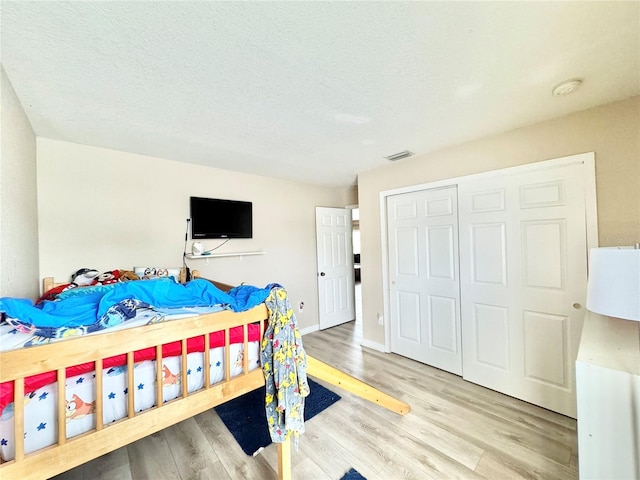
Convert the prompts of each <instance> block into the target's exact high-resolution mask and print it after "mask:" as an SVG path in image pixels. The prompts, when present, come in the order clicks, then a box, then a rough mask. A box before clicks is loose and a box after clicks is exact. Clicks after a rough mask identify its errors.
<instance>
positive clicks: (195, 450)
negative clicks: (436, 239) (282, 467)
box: [55, 322, 578, 480]
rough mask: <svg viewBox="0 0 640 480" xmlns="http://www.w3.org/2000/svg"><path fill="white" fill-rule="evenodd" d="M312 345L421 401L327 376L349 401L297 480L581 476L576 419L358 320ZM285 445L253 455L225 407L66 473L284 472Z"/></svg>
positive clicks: (324, 421)
mask: <svg viewBox="0 0 640 480" xmlns="http://www.w3.org/2000/svg"><path fill="white" fill-rule="evenodd" d="M303 342H304V347H305V349H306V351H307V352H308V353H309V354H310V355H313V356H315V357H316V358H318V359H319V360H322V361H325V362H327V363H329V364H331V365H334V366H336V367H338V368H340V369H342V370H344V371H346V372H347V373H349V374H351V375H353V376H356V377H358V378H360V379H362V380H364V381H366V382H368V383H370V384H372V385H373V386H375V387H377V388H379V389H381V390H383V391H385V392H387V393H390V394H392V395H394V396H396V397H398V398H401V399H402V400H404V401H405V402H407V403H409V404H410V405H411V407H412V411H411V413H409V414H408V415H407V416H404V417H402V416H398V415H396V414H394V413H391V412H388V411H386V410H384V409H382V408H380V407H378V406H376V405H374V404H371V403H368V402H366V401H365V400H361V399H359V398H358V397H355V396H354V395H352V394H349V393H346V392H343V391H340V390H339V389H337V388H335V387H331V386H328V385H327V386H328V387H329V388H331V389H332V390H334V391H336V392H337V393H339V394H340V395H341V396H342V399H341V400H340V401H338V402H337V403H335V404H334V405H332V406H331V407H329V408H328V409H327V410H325V411H324V412H322V413H321V414H319V415H317V416H316V417H314V418H313V419H311V420H310V421H308V422H307V423H306V433H305V434H304V435H303V436H302V437H301V440H300V449H299V451H298V452H295V451H294V452H293V456H292V465H293V478H294V480H302V479H310V480H338V479H340V478H341V477H342V475H344V473H345V472H346V471H347V470H349V469H350V468H352V467H353V468H355V469H356V470H358V471H359V472H360V473H361V474H362V475H364V476H365V477H366V478H367V479H368V480H389V479H407V480H408V479H416V480H422V479H427V478H441V479H458V478H460V479H490V480H500V479H544V480H553V479H562V480H567V479H573V478H577V476H578V474H577V439H576V421H575V420H573V419H571V418H568V417H565V416H562V415H559V414H556V413H553V412H550V411H548V410H545V409H542V408H539V407H536V406H534V405H531V404H528V403H525V402H521V401H519V400H516V399H513V398H511V397H507V396H505V395H502V394H500V393H497V392H494V391H491V390H488V389H485V388H483V387H479V386H477V385H474V384H472V383H468V382H465V381H464V380H462V379H461V378H460V377H458V376H455V375H451V374H449V373H446V372H443V371H441V370H438V369H435V368H431V367H428V366H426V365H423V364H420V363H418V362H414V361H412V360H408V359H406V358H403V357H401V356H398V355H395V354H384V353H380V352H376V351H374V350H370V349H366V348H362V347H360V345H359V343H360V337H359V329H358V328H356V324H355V322H350V323H347V324H345V325H341V326H338V327H334V328H332V329H329V330H326V331H322V332H316V333H312V334H310V335H306V336H304V337H303ZM276 456H277V452H276V447H275V446H274V445H270V446H269V447H267V448H266V449H265V450H264V451H263V452H262V453H261V454H260V455H258V456H256V457H254V458H252V457H248V456H246V455H245V454H244V452H243V451H242V450H241V449H240V447H239V446H238V445H237V444H236V442H235V440H234V439H233V437H232V436H231V434H230V433H228V431H227V430H226V428H225V427H224V425H223V424H222V422H221V420H220V419H219V417H218V416H217V415H216V413H215V411H213V410H211V411H208V412H205V413H202V414H200V415H198V416H196V417H194V418H191V419H189V420H186V421H184V422H182V423H180V424H178V425H175V426H173V427H170V428H168V429H166V430H164V431H161V432H159V433H157V434H154V435H151V436H149V437H146V438H144V439H142V440H139V441H137V442H135V443H133V444H131V445H129V446H128V447H124V448H121V449H119V450H117V451H115V452H112V453H110V454H108V455H105V456H103V457H100V458H98V459H96V460H94V461H92V462H89V463H87V464H85V465H81V466H80V467H78V468H75V469H73V470H70V471H69V472H66V473H65V474H62V475H59V476H57V477H55V478H56V479H57V480H63V479H64V480H67V479H69V480H71V479H92V480H93V479H118V480H121V479H122V480H126V479H149V480H152V479H153V480H162V479H183V480H187V479H200V478H210V479H234V480H236V479H255V480H266V479H275V478H276V472H275V465H276Z"/></svg>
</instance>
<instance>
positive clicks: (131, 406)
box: [127, 352, 136, 418]
mask: <svg viewBox="0 0 640 480" xmlns="http://www.w3.org/2000/svg"><path fill="white" fill-rule="evenodd" d="M133 367H134V361H133V352H127V406H128V415H127V416H128V417H129V418H133V417H135V416H136V411H135V403H134V395H135V389H134V386H133V380H134V378H133Z"/></svg>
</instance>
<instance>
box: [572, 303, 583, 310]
mask: <svg viewBox="0 0 640 480" xmlns="http://www.w3.org/2000/svg"><path fill="white" fill-rule="evenodd" d="M580 307H582V305H580V304H579V303H578V302H576V303H574V304H573V308H575V309H576V310H577V309H579V308H580Z"/></svg>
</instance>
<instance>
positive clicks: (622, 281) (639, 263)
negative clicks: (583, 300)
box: [587, 247, 640, 322]
mask: <svg viewBox="0 0 640 480" xmlns="http://www.w3.org/2000/svg"><path fill="white" fill-rule="evenodd" d="M589 260H590V261H589V282H588V285H587V309H588V310H590V311H592V312H595V313H599V314H600V315H607V316H609V317H616V318H623V319H625V320H635V321H638V322H640V250H638V249H634V248H632V247H612V248H592V249H591V253H590V256H589Z"/></svg>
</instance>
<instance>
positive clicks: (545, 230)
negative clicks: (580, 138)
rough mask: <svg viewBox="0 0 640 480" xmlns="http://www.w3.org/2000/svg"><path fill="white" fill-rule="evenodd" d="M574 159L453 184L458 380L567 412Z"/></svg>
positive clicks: (578, 191) (581, 261) (583, 252)
mask: <svg viewBox="0 0 640 480" xmlns="http://www.w3.org/2000/svg"><path fill="white" fill-rule="evenodd" d="M582 172H583V166H582V165H577V164H573V165H567V166H561V167H555V168H547V169H544V170H540V171H535V172H528V173H515V174H508V175H500V176H495V177H491V178H487V179H480V180H477V179H476V180H474V181H472V182H468V183H460V184H459V185H458V193H459V215H460V225H461V227H460V265H461V271H460V282H461V295H462V305H461V308H462V331H463V339H462V348H463V351H464V362H463V372H464V375H463V376H464V378H465V379H466V380H469V381H471V382H474V383H478V384H480V385H483V386H486V387H489V388H491V389H494V390H497V391H500V392H503V393H506V394H508V395H511V396H514V397H517V398H520V399H523V400H525V401H528V402H531V403H534V404H536V405H540V406H543V407H545V408H548V409H550V410H554V411H556V412H560V413H563V414H565V415H569V416H571V417H574V418H575V416H576V399H575V398H576V397H575V374H574V369H573V364H574V362H575V359H576V356H577V351H578V344H579V341H580V333H581V331H582V321H583V317H584V314H585V310H584V307H583V305H584V304H585V292H586V280H587V263H586V262H587V247H586V224H585V196H584V180H583V173H582Z"/></svg>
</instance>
